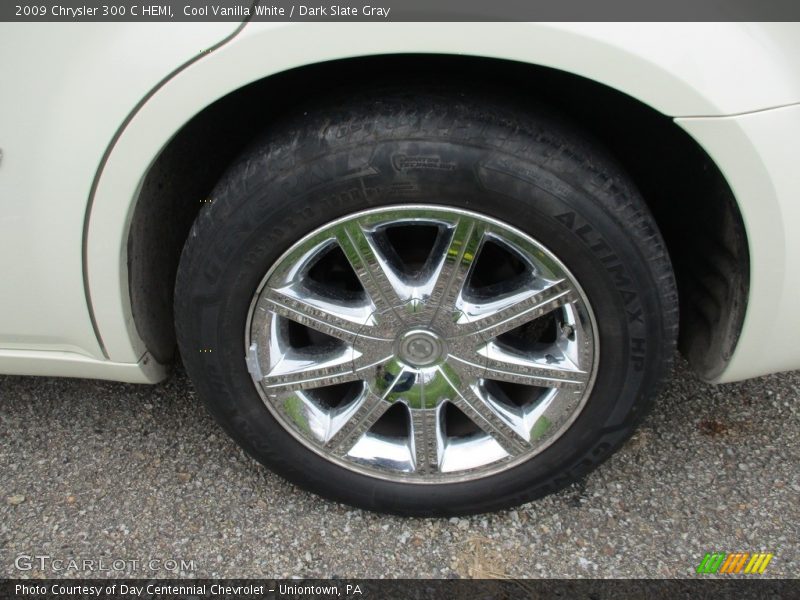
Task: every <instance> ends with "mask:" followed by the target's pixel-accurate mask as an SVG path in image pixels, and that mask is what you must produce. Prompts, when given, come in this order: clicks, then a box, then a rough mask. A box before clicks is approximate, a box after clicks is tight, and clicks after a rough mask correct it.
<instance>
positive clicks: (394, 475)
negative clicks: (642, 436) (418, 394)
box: [244, 203, 600, 485]
mask: <svg viewBox="0 0 800 600" xmlns="http://www.w3.org/2000/svg"><path fill="white" fill-rule="evenodd" d="M394 212H402V213H409V214H412V213H418V214H416V215H415V216H414V217H413V218H410V220H424V219H425V218H432V219H435V218H436V216H441V215H454V214H455V215H463V216H465V217H469V218H473V219H478V220H480V221H484V222H486V223H489V224H491V225H492V226H494V227H496V228H499V229H501V230H507V231H509V232H511V233H513V234H514V235H515V236H517V237H519V238H521V239H523V240H525V241H526V242H528V243H530V244H532V245H533V246H534V247H536V248H537V249H539V250H541V251H543V252H544V253H545V255H546V256H547V259H548V260H550V261H552V262H553V263H554V264H555V266H557V267H558V269H559V271H560V272H561V273H563V274H564V275H565V276H566V278H567V280H568V281H569V284H570V285H571V286H572V287H573V288H574V289H575V291H576V292H577V294H578V295H579V299H580V302H579V304H580V308H581V310H582V312H583V313H584V314H585V317H586V319H587V320H588V324H589V326H590V329H591V340H590V344H591V345H590V347H591V351H592V361H591V367H590V370H589V377H588V379H587V381H586V384H585V387H584V389H583V393H582V396H581V398H580V401H579V403H578V404H577V405H576V406H575V407H574V408H573V409H572V412H571V414H570V416H569V418H568V419H567V420H565V421H564V422H563V423H562V424H561V426H560V427H559V428H558V429H557V430H555V431H554V432H553V433H551V434H549V435H548V438H547V440H546V441H545V442H543V443H542V444H540V445H537V446H536V447H535V448H534V449H533V451H530V452H525V453H523V454H521V455H519V456H512V457H508V458H507V459H502V460H499V461H495V462H493V463H489V464H488V465H483V466H478V467H477V468H474V469H470V470H466V471H455V472H441V471H439V472H436V477H435V478H428V477H424V476H419V475H416V474H415V473H413V472H412V473H406V472H401V471H386V470H383V469H379V468H376V467H371V466H365V465H363V464H361V463H358V462H354V461H353V460H347V459H343V458H341V457H339V456H336V455H334V454H333V453H331V452H327V451H325V449H324V448H322V447H320V446H319V444H318V443H315V442H314V441H311V440H309V439H308V437H306V436H304V435H302V434H301V433H300V432H299V431H298V430H297V428H296V427H295V426H293V425H292V423H291V422H287V421H286V419H285V417H284V415H282V414H281V411H280V410H279V409H278V408H277V407H276V406H275V403H274V402H272V401H271V400H270V398H269V396H268V395H267V394H266V393H265V391H264V389H263V386H262V385H260V384H259V383H258V382H256V381H255V380H254V379H253V384H254V387H255V389H256V391H257V393H258V394H259V396H260V398H261V400H262V402H263V403H264V405H265V406H266V408H267V409H268V410H269V412H270V413H271V415H272V416H273V417H274V418H275V419H276V421H277V422H278V423H279V424H280V425H281V426H282V427H283V429H284V430H286V431H287V432H288V433H289V434H290V435H291V436H292V437H293V438H294V439H295V440H297V441H298V442H300V443H301V444H302V445H303V446H304V447H306V448H308V449H309V450H311V451H313V452H314V453H315V454H317V455H318V456H320V457H321V458H323V459H325V460H326V461H328V462H331V463H333V464H336V465H337V466H339V467H342V468H344V469H346V470H348V471H351V472H354V473H357V474H360V475H364V476H367V477H370V478H376V479H380V480H385V481H389V482H395V483H404V484H417V485H442V484H448V483H464V482H470V481H476V480H479V479H484V478H486V477H489V476H492V475H496V474H498V473H501V472H504V471H507V470H509V469H512V468H514V467H517V466H519V465H521V464H522V463H525V462H527V461H529V460H531V459H533V458H535V457H536V456H539V455H540V454H542V453H543V452H544V451H545V450H547V449H548V448H549V447H550V446H552V445H553V444H554V443H555V442H556V441H558V440H559V439H561V438H562V437H563V436H564V434H565V433H566V432H567V431H568V430H569V429H570V428H571V427H572V425H573V423H574V422H575V421H576V420H577V419H578V417H579V416H580V415H581V414H582V413H583V411H584V408H585V406H586V404H587V402H588V400H589V398H590V397H591V394H592V390H593V388H594V383H595V380H596V378H597V373H598V364H599V359H600V340H599V331H598V326H597V320H596V318H595V315H594V311H593V309H592V306H591V304H590V302H589V299H588V297H587V295H586V293H585V292H584V290H583V288H582V286H581V285H580V283H579V281H578V280H577V278H576V277H575V276H574V275H573V274H572V272H571V271H570V270H569V269H568V268H567V266H566V265H565V264H564V263H563V262H562V261H561V259H560V258H558V256H557V255H556V254H555V253H553V252H552V251H551V250H549V248H547V246H545V245H544V244H543V243H541V242H540V241H538V240H537V239H535V238H534V237H533V236H532V235H530V234H528V233H526V232H524V231H522V230H520V229H518V228H516V227H514V226H512V225H509V224H508V223H506V222H504V221H502V220H499V219H497V218H495V217H492V216H489V215H486V214H483V213H479V212H476V211H472V210H466V209H463V208H460V207H456V206H449V205H444V204H420V203H416V204H401V205H388V206H382V207H376V208H371V209H365V210H360V211H355V212H353V213H350V214H346V215H343V216H341V217H338V218H336V219H334V220H331V221H328V222H327V223H325V224H323V225H321V226H319V227H316V228H315V229H313V230H312V231H310V232H309V233H307V234H306V235H304V236H303V237H302V238H300V239H299V240H297V241H296V242H294V243H293V244H291V245H290V246H289V248H287V249H286V250H285V251H284V252H283V253H282V254H281V255H280V256H279V257H278V258H277V259H276V260H274V261H273V263H272V264H271V265H270V266H269V268H268V270H267V272H266V274H265V275H264V277H263V278H262V279H261V281H260V282H259V284H258V286H257V288H256V290H255V292H254V294H253V298H252V300H251V302H250V306H249V308H248V312H247V318H246V324H245V336H244V350H245V357H246V362H247V364H248V370H251V369H250V358H249V357H250V355H249V351H250V348H251V343H252V335H251V334H252V325H253V315H254V312H255V307H256V305H257V303H258V301H259V299H260V297H261V294H262V291H263V290H264V288H265V287H266V285H267V283H268V282H269V280H270V278H271V277H272V276H273V275H274V274H275V272H276V271H277V270H278V268H279V267H280V266H281V265H282V263H283V262H284V261H285V260H286V259H287V257H288V256H290V255H291V254H292V253H293V252H294V251H295V250H296V249H297V248H300V247H302V246H303V245H304V244H307V243H308V242H309V241H310V240H312V239H313V238H314V237H316V236H319V235H321V234H322V233H324V232H325V231H326V230H329V229H334V228H335V227H336V226H339V225H342V224H344V223H347V222H350V221H357V220H361V219H364V218H369V219H370V220H372V219H373V218H376V217H379V216H380V215H382V214H384V213H394ZM415 329H419V328H415ZM429 366H430V365H428V366H420V367H418V368H419V369H427V368H428V367H429ZM251 372H252V370H251ZM550 391H553V390H552V389H551V390H550Z"/></svg>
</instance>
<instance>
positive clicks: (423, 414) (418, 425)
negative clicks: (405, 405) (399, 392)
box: [411, 408, 444, 474]
mask: <svg viewBox="0 0 800 600" xmlns="http://www.w3.org/2000/svg"><path fill="white" fill-rule="evenodd" d="M411 436H412V439H413V442H414V471H415V472H416V473H419V474H430V473H435V472H437V471H439V467H440V464H441V457H442V447H443V439H444V435H443V432H442V428H441V420H440V415H439V411H438V410H437V409H435V408H425V409H414V410H412V411H411Z"/></svg>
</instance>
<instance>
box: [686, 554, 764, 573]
mask: <svg viewBox="0 0 800 600" xmlns="http://www.w3.org/2000/svg"><path fill="white" fill-rule="evenodd" d="M773 556H774V555H773V554H770V553H767V552H756V553H754V554H750V553H749V552H733V553H731V554H728V553H726V552H714V553H706V555H705V556H704V557H703V560H702V562H701V563H700V566H698V567H697V572H698V573H733V574H735V573H746V574H749V575H761V573H763V572H764V569H766V568H767V565H768V564H769V561H771V560H772V557H773Z"/></svg>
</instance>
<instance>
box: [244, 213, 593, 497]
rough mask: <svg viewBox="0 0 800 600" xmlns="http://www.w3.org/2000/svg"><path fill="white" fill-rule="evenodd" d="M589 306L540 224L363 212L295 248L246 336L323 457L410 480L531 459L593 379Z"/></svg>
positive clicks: (274, 392)
mask: <svg viewBox="0 0 800 600" xmlns="http://www.w3.org/2000/svg"><path fill="white" fill-rule="evenodd" d="M593 321H594V318H593V315H592V310H591V307H590V306H589V302H588V300H587V298H586V296H585V295H584V293H583V292H582V291H581V288H580V286H579V284H578V282H577V281H576V280H575V279H574V277H573V276H572V275H571V274H570V273H569V271H568V270H567V269H566V267H565V266H564V265H563V264H562V263H561V262H560V261H559V260H558V258H557V257H556V256H554V255H553V254H552V253H551V252H550V251H549V250H548V249H547V248H545V247H544V246H543V245H542V244H540V243H539V242H537V241H536V240H534V239H532V238H531V237H530V236H529V235H526V234H524V233H522V232H521V231H519V230H517V229H515V228H513V227H511V226H509V225H507V224H505V223H502V222H500V221H497V220H495V219H492V218H489V217H486V216H482V215H480V214H477V213H475V212H469V211H465V210H460V209H455V208H444V207H434V206H420V205H415V206H403V207H386V208H380V209H373V210H367V211H362V212H357V213H354V214H352V215H350V216H347V217H345V218H342V219H339V220H337V221H335V222H333V223H331V224H329V225H326V226H323V227H322V228H320V229H318V230H316V231H314V232H313V233H311V234H310V235H308V236H306V237H305V238H303V239H302V240H301V241H299V242H297V243H296V244H295V245H294V246H292V247H291V248H290V249H289V250H288V251H286V252H285V253H284V254H283V255H282V256H281V257H280V258H279V259H278V260H277V262H275V264H274V265H273V266H272V267H271V269H270V270H269V272H268V273H267V275H266V277H265V278H264V279H263V281H262V283H261V285H260V287H259V289H258V290H257V292H256V294H255V296H254V298H253V301H252V303H251V306H250V312H249V316H248V321H247V327H246V332H245V351H246V357H247V365H248V370H249V372H250V374H251V376H252V378H253V380H254V382H255V384H256V387H257V389H258V391H259V393H260V395H261V397H262V399H263V401H264V403H265V404H266V406H267V408H268V409H269V410H270V412H271V413H272V414H273V415H274V417H275V418H276V419H277V420H278V421H279V422H280V423H281V425H282V426H283V427H285V428H286V429H287V430H288V431H289V432H290V433H291V434H292V435H293V436H294V437H295V438H297V439H298V440H299V441H301V442H302V443H303V444H305V445H306V446H307V447H308V448H310V449H312V450H313V451H315V452H316V453H318V454H319V455H321V456H323V457H325V458H326V459H328V460H330V461H333V462H335V463H337V464H339V465H341V466H343V467H346V468H348V469H351V470H354V471H358V472H362V473H366V474H369V475H371V476H374V477H379V478H383V479H389V480H398V481H403V482H409V483H440V482H448V481H467V480H472V479H477V478H480V477H484V476H487V475H490V474H492V473H497V472H499V471H502V470H505V469H508V468H510V467H511V466H513V465H515V464H518V463H519V462H522V461H525V460H527V459H530V458H531V457H532V456H534V455H536V454H538V453H539V452H541V451H542V450H543V449H545V448H546V447H547V446H549V445H550V444H551V443H553V442H554V441H555V440H556V439H557V438H558V437H559V436H561V435H562V434H563V433H564V431H565V430H566V429H567V428H568V427H569V426H570V424H571V423H572V422H573V421H574V420H575V418H576V417H577V416H578V414H579V413H580V411H581V410H582V408H583V406H584V404H585V402H586V399H587V398H588V396H589V394H590V392H591V388H592V383H593V380H594V376H595V370H596V363H597V360H596V359H597V355H598V350H599V349H598V340H597V334H596V326H595V324H594V322H593Z"/></svg>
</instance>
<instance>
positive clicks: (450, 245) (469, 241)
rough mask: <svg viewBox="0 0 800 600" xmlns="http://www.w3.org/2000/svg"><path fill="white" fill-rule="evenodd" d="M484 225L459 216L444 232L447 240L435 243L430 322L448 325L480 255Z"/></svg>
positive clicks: (444, 238) (443, 235)
mask: <svg viewBox="0 0 800 600" xmlns="http://www.w3.org/2000/svg"><path fill="white" fill-rule="evenodd" d="M484 231H485V228H484V227H483V226H482V225H481V224H479V223H477V222H476V221H475V220H473V219H469V218H462V219H459V220H458V221H457V222H456V224H455V226H454V227H453V228H452V229H451V230H449V231H448V232H447V233H443V234H441V235H442V237H443V241H444V243H442V244H436V246H435V247H434V252H435V253H436V254H438V259H437V260H436V265H435V267H434V269H433V278H434V279H435V281H434V282H433V285H432V287H431V293H430V299H429V301H428V306H431V307H433V310H432V312H433V314H432V316H431V324H432V325H434V324H436V323H437V322H438V323H440V324H441V325H443V326H444V327H448V326H449V324H450V323H452V311H453V310H454V308H455V305H456V300H457V298H458V296H459V294H460V293H461V291H462V290H463V288H464V284H465V283H466V281H467V277H468V276H469V272H470V269H471V268H472V265H473V264H474V262H475V260H476V259H477V255H478V251H479V250H480V246H481V242H482V241H483V236H484Z"/></svg>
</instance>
